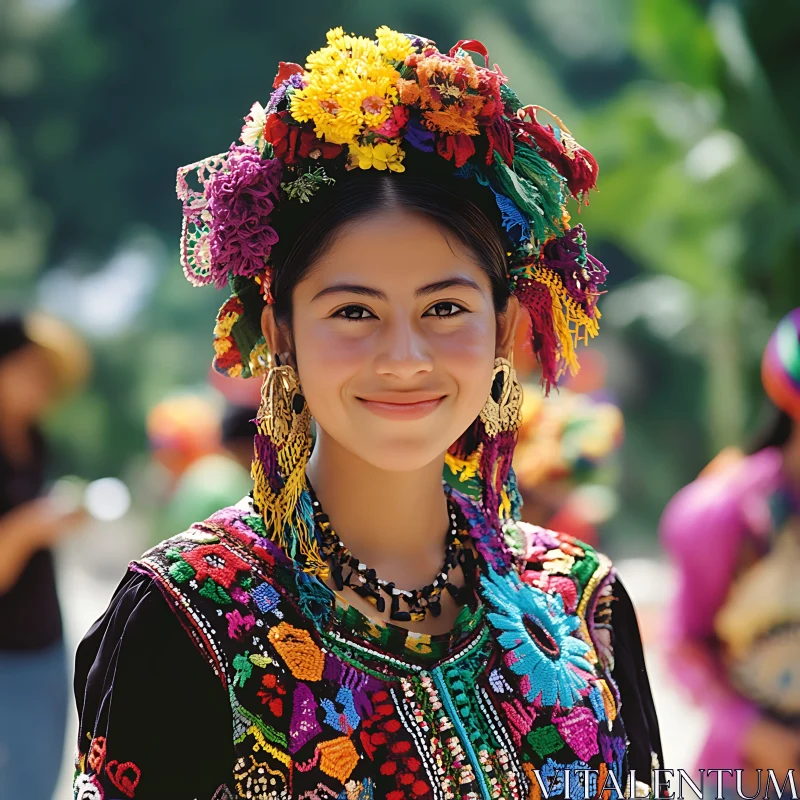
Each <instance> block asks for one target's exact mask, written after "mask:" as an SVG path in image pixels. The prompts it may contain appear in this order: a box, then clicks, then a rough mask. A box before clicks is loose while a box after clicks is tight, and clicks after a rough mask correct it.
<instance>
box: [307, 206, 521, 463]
mask: <svg viewBox="0 0 800 800" xmlns="http://www.w3.org/2000/svg"><path fill="white" fill-rule="evenodd" d="M516 312H517V307H516V304H515V302H514V303H511V304H510V305H509V309H508V311H507V312H506V313H505V314H496V312H495V308H494V305H493V300H492V290H491V285H490V282H489V278H488V277H487V275H486V273H485V272H484V270H483V269H482V268H481V266H480V265H479V263H478V262H477V260H476V258H475V257H474V255H472V254H470V253H469V251H468V250H467V249H466V248H464V247H462V246H460V245H458V244H457V243H455V242H453V241H452V237H447V236H446V235H445V233H443V232H442V230H441V229H440V228H439V227H437V226H436V225H435V224H434V223H433V222H431V221H429V220H428V219H427V218H426V217H424V216H423V215H421V214H413V213H408V212H404V211H400V210H386V211H381V212H379V213H377V214H372V215H370V216H368V217H362V218H359V219H357V220H356V221H354V222H351V223H349V224H348V225H347V226H346V227H344V228H342V229H341V230H340V231H339V232H338V234H337V236H336V237H335V238H334V239H333V241H332V243H331V245H330V246H329V247H327V249H325V251H324V252H323V253H322V254H321V256H320V257H319V258H318V260H317V261H316V262H315V263H314V265H313V267H312V269H311V270H310V271H309V273H307V275H306V277H305V278H304V279H303V280H301V281H300V283H298V285H297V286H296V287H295V289H294V294H293V299H292V331H291V340H292V341H291V346H292V350H293V355H294V358H295V361H296V364H297V370H298V373H299V376H300V382H301V384H302V388H303V393H304V395H305V397H306V400H307V402H308V405H309V408H310V410H311V413H312V415H313V416H314V419H315V420H316V423H317V425H318V429H319V435H320V436H327V437H331V438H332V439H333V440H334V441H335V442H336V443H337V444H338V445H339V446H341V447H343V448H345V449H346V450H348V451H350V452H351V453H353V454H354V455H356V456H358V457H359V458H361V459H362V460H363V461H365V462H367V463H369V464H372V465H373V466H375V467H377V468H379V469H385V470H389V471H403V470H412V469H418V468H420V467H422V466H425V465H427V464H430V463H431V462H432V461H433V460H435V459H437V458H440V457H442V455H443V454H444V452H445V451H446V450H447V448H448V447H449V446H450V445H451V444H452V443H453V442H455V441H456V440H457V439H458V437H459V436H460V435H461V434H462V433H463V432H464V431H465V430H466V429H467V428H468V427H469V426H470V425H471V424H472V422H473V421H474V420H475V418H476V417H477V416H478V414H479V413H480V410H481V408H482V406H483V404H484V402H485V400H486V398H487V396H488V394H489V390H490V387H491V381H492V369H493V363H494V359H495V356H496V355H497V354H504V353H502V352H501V353H498V349H499V350H501V351H503V350H505V349H506V348H507V342H508V341H510V336H509V335H508V331H509V329H513V326H514V325H515V324H516V318H517V313H516Z"/></svg>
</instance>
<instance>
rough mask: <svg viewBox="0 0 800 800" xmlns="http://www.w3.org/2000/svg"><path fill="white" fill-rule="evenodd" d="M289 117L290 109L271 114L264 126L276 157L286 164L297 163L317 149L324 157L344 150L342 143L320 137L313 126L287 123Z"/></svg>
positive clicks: (265, 136) (334, 155) (266, 137)
mask: <svg viewBox="0 0 800 800" xmlns="http://www.w3.org/2000/svg"><path fill="white" fill-rule="evenodd" d="M288 117H289V112H288V111H281V112H279V113H276V114H270V115H269V116H268V117H267V124H266V126H265V128H264V138H265V139H266V140H267V141H268V142H269V143H270V144H271V145H272V147H273V150H274V154H275V158H278V159H280V160H281V161H283V163H284V164H296V163H297V161H298V160H300V159H303V158H308V157H309V156H310V155H311V153H313V152H314V151H315V150H317V151H319V155H320V157H322V158H336V156H338V155H339V154H340V153H341V152H342V145H340V144H331V143H330V142H325V141H323V140H322V139H318V138H317V135H316V134H315V133H314V130H313V128H308V127H303V126H300V125H294V124H292V123H287V122H286V119H287V118H288Z"/></svg>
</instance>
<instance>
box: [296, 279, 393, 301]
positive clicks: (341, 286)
mask: <svg viewBox="0 0 800 800" xmlns="http://www.w3.org/2000/svg"><path fill="white" fill-rule="evenodd" d="M329 294H360V295H364V296H365V297H374V298H376V299H377V300H385V299H386V295H385V294H384V293H383V292H382V291H380V289H372V288H370V287H369V286H361V285H360V284H357V283H334V284H333V285H332V286H327V287H326V288H324V289H322V290H320V291H319V292H317V293H316V294H315V295H314V296H313V297H312V298H311V302H312V303H313V302H314V301H315V300H319V298H320V297H325V296H327V295H329Z"/></svg>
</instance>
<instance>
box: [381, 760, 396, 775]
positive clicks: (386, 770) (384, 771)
mask: <svg viewBox="0 0 800 800" xmlns="http://www.w3.org/2000/svg"><path fill="white" fill-rule="evenodd" d="M395 772H397V764H396V763H395V762H394V761H384V762H383V764H381V775H394V774H395Z"/></svg>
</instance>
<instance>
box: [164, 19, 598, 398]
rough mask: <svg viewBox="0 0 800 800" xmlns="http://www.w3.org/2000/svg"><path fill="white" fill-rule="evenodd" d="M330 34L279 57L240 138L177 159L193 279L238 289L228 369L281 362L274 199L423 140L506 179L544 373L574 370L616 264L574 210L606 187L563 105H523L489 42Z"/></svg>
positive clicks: (224, 316)
mask: <svg viewBox="0 0 800 800" xmlns="http://www.w3.org/2000/svg"><path fill="white" fill-rule="evenodd" d="M327 41H328V43H327V46H326V47H323V48H322V49H321V50H318V51H316V52H314V53H312V54H311V55H310V56H309V57H308V60H307V62H306V66H305V69H304V68H303V67H301V66H299V65H298V64H291V63H285V62H281V64H280V69H279V71H278V74H277V76H276V78H275V81H274V83H273V89H274V91H273V92H272V95H271V97H270V100H269V103H268V104H267V107H266V108H264V107H262V106H261V104H260V103H255V104H254V105H253V107H252V108H251V109H250V113H249V114H248V116H247V117H246V118H245V124H244V127H243V128H242V133H241V143H240V144H233V145H232V146H231V148H230V150H229V151H228V152H227V153H222V154H220V155H216V156H212V157H211V158H207V159H205V160H203V161H200V162H197V163H195V164H190V165H188V166H186V167H183V168H181V169H180V170H179V171H178V184H177V191H178V197H179V198H180V199H181V200H182V201H183V215H184V216H183V232H182V237H181V263H182V266H183V269H184V272H185V274H186V277H187V278H188V279H189V281H191V282H192V283H193V284H195V285H197V286H202V285H205V284H209V283H213V284H215V285H216V286H217V287H218V288H222V287H224V286H225V285H228V286H230V288H231V290H232V292H233V294H232V296H231V297H230V298H229V299H228V300H227V301H226V302H225V303H224V305H223V306H222V308H221V309H220V311H219V314H218V316H217V323H216V327H215V328H214V336H215V340H214V349H215V353H216V357H215V360H214V365H215V367H216V368H217V369H218V370H219V371H220V372H222V373H224V374H227V375H230V376H241V377H250V376H254V375H260V374H263V373H264V372H266V370H267V368H268V366H269V354H268V352H267V347H266V343H265V341H264V338H263V336H262V334H261V330H260V316H261V309H262V308H263V304H264V302H267V303H270V302H272V296H271V294H270V285H271V283H272V277H273V273H272V267H271V265H270V253H271V250H272V247H273V246H274V245H275V244H276V242H277V241H278V235H277V233H276V231H275V229H274V228H273V227H272V225H271V214H272V212H273V209H274V208H275V206H276V205H277V204H283V203H305V202H309V201H310V200H312V198H313V197H314V195H315V194H317V193H318V192H322V191H324V190H325V187H326V186H327V185H329V184H333V183H335V182H336V180H337V176H339V175H341V174H342V172H343V171H344V170H354V169H378V170H390V171H392V172H402V171H403V170H404V169H405V166H404V163H403V162H404V158H405V156H406V154H407V153H408V152H409V149H410V148H413V149H414V150H417V151H420V152H422V153H430V154H431V158H438V159H445V160H446V161H448V162H451V163H452V168H453V174H454V175H455V176H456V177H459V178H463V179H464V180H474V181H477V182H478V183H479V184H481V185H482V186H484V187H486V191H487V192H489V191H490V192H492V194H493V196H494V199H495V201H496V203H497V207H498V210H499V212H500V216H501V218H502V225H503V228H504V229H505V238H506V242H505V244H506V253H507V264H508V280H509V288H510V290H511V292H512V293H513V294H514V295H515V296H516V297H517V298H519V300H520V302H521V303H522V305H523V306H524V307H525V308H526V309H527V310H528V312H529V313H530V316H531V320H532V326H531V330H532V343H533V349H534V352H535V353H536V356H537V358H538V359H539V361H540V363H541V366H542V382H543V384H544V385H545V388H546V389H549V388H550V386H551V385H554V384H555V383H556V381H557V379H558V377H559V376H560V375H561V374H562V372H563V371H564V369H569V370H570V371H571V372H573V373H574V372H576V371H577V368H578V363H577V357H576V354H575V348H576V345H577V343H578V342H579V341H585V340H586V339H587V338H588V337H589V336H595V335H596V334H597V321H598V319H599V317H600V312H599V310H598V309H597V307H596V303H597V298H598V295H599V294H600V287H601V286H602V284H603V282H604V280H605V277H606V275H607V271H606V269H605V267H603V265H602V264H601V263H600V262H599V261H597V260H596V259H595V258H593V257H592V256H591V255H589V253H588V252H587V249H586V235H585V232H584V230H583V227H582V226H581V225H575V226H570V216H569V214H568V213H567V201H568V199H569V198H570V197H573V198H575V199H576V200H577V201H578V202H588V201H587V194H588V192H589V190H590V189H592V188H594V186H595V183H596V180H597V162H596V161H595V160H594V158H593V157H592V155H591V154H590V153H589V152H588V151H587V150H585V149H583V148H582V147H580V145H579V144H578V143H577V142H576V141H575V139H574V138H573V136H572V134H571V133H570V132H569V130H568V129H567V128H566V127H565V126H564V125H563V123H562V122H561V121H560V120H559V119H558V117H555V116H554V115H552V114H550V116H551V117H552V120H553V121H552V122H551V123H550V124H547V125H545V124H543V123H542V122H540V121H539V119H538V118H537V114H538V113H539V112H541V111H544V109H541V108H540V107H539V106H523V105H522V103H521V102H520V100H519V99H518V98H517V96H516V95H515V94H514V92H512V91H511V90H510V89H509V88H508V86H507V85H506V77H505V76H504V75H503V73H502V72H501V71H500V68H499V67H498V66H497V65H495V66H494V68H493V69H489V68H488V63H489V57H488V53H487V51H486V48H485V47H484V46H483V45H482V44H481V43H480V42H477V41H472V40H469V41H467V40H465V41H461V42H459V43H458V44H457V45H456V46H455V47H454V48H452V50H450V52H449V53H447V54H444V53H441V52H439V50H438V49H437V48H436V47H435V45H434V43H433V42H431V41H430V40H427V39H423V38H421V37H417V36H409V35H405V34H401V33H398V32H396V31H393V30H390V29H389V28H387V27H385V26H384V27H381V28H379V29H378V30H377V31H376V40H374V41H373V40H370V39H367V38H364V37H355V36H347V35H345V34H344V32H343V31H342V29H341V28H335V29H333V30H331V31H329V32H328V34H327ZM470 53H475V54H478V55H480V56H481V57H482V58H483V60H484V66H480V65H479V64H476V63H475V61H474V60H473V58H472V56H471V55H470ZM545 113H549V112H545ZM192 179H194V180H196V181H197V183H198V184H199V188H192V187H191V186H190V184H189V180H192Z"/></svg>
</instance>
